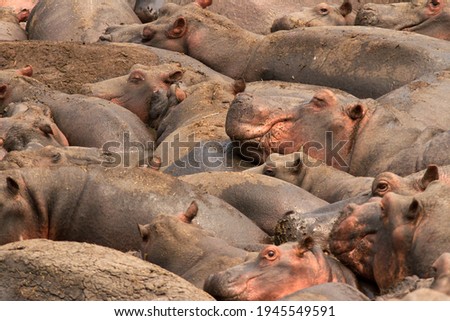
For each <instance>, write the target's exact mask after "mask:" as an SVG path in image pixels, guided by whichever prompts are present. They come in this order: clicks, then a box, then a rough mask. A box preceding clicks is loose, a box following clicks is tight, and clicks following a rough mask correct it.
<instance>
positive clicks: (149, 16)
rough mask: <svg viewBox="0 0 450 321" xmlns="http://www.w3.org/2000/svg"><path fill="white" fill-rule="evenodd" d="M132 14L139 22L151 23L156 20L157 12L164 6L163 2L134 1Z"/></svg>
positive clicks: (153, 0)
mask: <svg viewBox="0 0 450 321" xmlns="http://www.w3.org/2000/svg"><path fill="white" fill-rule="evenodd" d="M135 2H136V3H135V4H134V13H136V15H137V16H138V17H139V20H141V22H143V23H146V22H151V21H153V20H156V19H157V18H158V11H159V9H161V7H162V6H163V4H164V2H165V1H164V0H136V1H135Z"/></svg>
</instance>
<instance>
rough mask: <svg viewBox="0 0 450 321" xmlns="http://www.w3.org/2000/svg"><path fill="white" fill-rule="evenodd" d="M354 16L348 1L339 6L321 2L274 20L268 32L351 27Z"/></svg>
mask: <svg viewBox="0 0 450 321" xmlns="http://www.w3.org/2000/svg"><path fill="white" fill-rule="evenodd" d="M355 14H356V13H355V12H353V8H352V4H351V3H350V2H349V1H348V0H344V2H343V3H342V4H341V5H340V6H337V5H332V4H328V3H324V2H322V3H319V4H318V5H316V6H315V7H304V8H301V10H299V11H296V12H293V13H290V14H287V15H284V16H282V17H280V18H277V19H275V21H274V22H273V24H272V27H271V28H270V31H271V32H276V31H279V30H291V29H295V28H302V27H318V26H346V25H347V26H351V25H353V24H354V22H355Z"/></svg>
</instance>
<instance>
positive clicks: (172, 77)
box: [166, 70, 183, 83]
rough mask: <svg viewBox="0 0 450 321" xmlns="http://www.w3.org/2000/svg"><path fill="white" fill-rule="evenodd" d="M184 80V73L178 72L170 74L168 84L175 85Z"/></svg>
mask: <svg viewBox="0 0 450 321" xmlns="http://www.w3.org/2000/svg"><path fill="white" fill-rule="evenodd" d="M181 78H183V72H182V71H181V70H176V71H173V72H171V73H169V74H168V76H167V79H166V81H167V82H168V83H174V82H177V81H180V80H181Z"/></svg>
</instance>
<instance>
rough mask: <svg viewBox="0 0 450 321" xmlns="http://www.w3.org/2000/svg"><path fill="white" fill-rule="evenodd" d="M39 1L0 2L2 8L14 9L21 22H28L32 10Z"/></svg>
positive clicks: (9, 0) (8, 0)
mask: <svg viewBox="0 0 450 321" xmlns="http://www.w3.org/2000/svg"><path fill="white" fill-rule="evenodd" d="M38 1H39V0H0V8H3V7H9V8H12V9H13V11H14V13H15V14H16V15H17V17H18V19H19V21H20V22H25V21H27V20H28V17H29V15H30V12H31V10H32V9H33V8H34V6H35V5H36V3H37V2H38Z"/></svg>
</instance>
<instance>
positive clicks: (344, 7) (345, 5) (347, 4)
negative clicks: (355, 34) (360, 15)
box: [339, 0, 353, 17]
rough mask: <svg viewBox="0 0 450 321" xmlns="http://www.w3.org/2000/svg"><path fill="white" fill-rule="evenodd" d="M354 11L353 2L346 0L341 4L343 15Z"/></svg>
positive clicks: (340, 10) (340, 8)
mask: <svg viewBox="0 0 450 321" xmlns="http://www.w3.org/2000/svg"><path fill="white" fill-rule="evenodd" d="M352 11H353V7H352V4H351V3H350V2H349V1H348V0H345V1H344V3H343V4H341V6H340V7H339V12H340V13H341V15H342V16H343V17H345V16H347V15H348V14H350V13H352Z"/></svg>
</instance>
